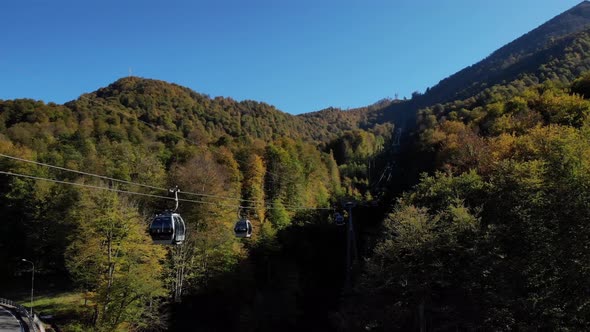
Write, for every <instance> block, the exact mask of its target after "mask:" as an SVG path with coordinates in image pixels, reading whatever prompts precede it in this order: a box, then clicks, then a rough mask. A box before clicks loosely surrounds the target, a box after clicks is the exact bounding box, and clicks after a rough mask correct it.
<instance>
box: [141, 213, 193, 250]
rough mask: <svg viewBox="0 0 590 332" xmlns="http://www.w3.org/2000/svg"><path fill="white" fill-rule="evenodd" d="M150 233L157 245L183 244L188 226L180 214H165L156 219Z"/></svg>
mask: <svg viewBox="0 0 590 332" xmlns="http://www.w3.org/2000/svg"><path fill="white" fill-rule="evenodd" d="M149 233H150V236H151V237H152V241H153V242H154V243H155V244H181V243H182V242H183V241H184V238H185V234H186V226H185V224H184V220H182V217H181V216H180V214H178V213H173V212H164V213H160V214H157V215H156V216H155V217H154V219H153V220H152V222H151V224H150V230H149Z"/></svg>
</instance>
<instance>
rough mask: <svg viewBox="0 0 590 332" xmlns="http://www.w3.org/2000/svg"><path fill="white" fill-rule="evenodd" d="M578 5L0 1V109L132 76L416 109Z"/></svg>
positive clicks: (228, 91)
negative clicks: (444, 84)
mask: <svg viewBox="0 0 590 332" xmlns="http://www.w3.org/2000/svg"><path fill="white" fill-rule="evenodd" d="M580 1H581V0H558V1H556V0H536V1H533V0H494V1H479V0H478V1H474V0H445V1H432V0H424V1H416V0H358V1H356V0H354V1H353V0H325V1H324V0H293V1H289V0H247V1H244V0H234V1H230V0H198V1H197V0H195V1H189V0H186V1H175V0H169V1H163V0H162V1H151V0H143V1H130V0H116V1H115V0H95V1H91V0H71V1H64V0H1V1H0V31H1V33H0V99H14V98H23V97H27V98H34V99H40V100H44V101H46V102H49V101H53V102H57V103H63V102H66V101H69V100H72V99H76V98H77V97H78V96H79V95H81V94H82V93H85V92H91V91H94V90H96V89H98V88H100V87H103V86H106V85H108V84H109V83H112V82H113V81H115V80H117V79H118V78H121V77H123V76H127V75H128V72H129V68H132V72H133V75H135V76H141V77H146V78H154V79H161V80H165V81H168V82H174V83H177V84H180V85H184V86H187V87H189V88H191V89H193V90H195V91H198V92H201V93H205V94H209V95H210V96H212V97H213V96H229V97H232V98H234V99H237V100H243V99H253V100H258V101H264V102H267V103H269V104H271V105H275V106H276V107H277V108H279V109H280V110H283V111H285V112H289V113H293V114H298V113H304V112H311V111H316V110H320V109H323V108H325V107H328V106H334V107H341V108H345V109H346V108H352V107H359V106H366V105H369V104H372V103H373V102H375V101H377V100H379V99H382V98H385V97H393V96H394V95H395V94H396V93H397V94H399V96H400V97H403V96H409V95H410V94H411V93H412V91H415V90H419V91H423V90H424V89H425V88H426V87H428V86H432V85H435V84H436V83H437V82H438V81H440V80H441V79H443V78H444V77H446V76H448V75H450V74H452V73H454V72H456V71H458V70H460V69H461V68H463V67H465V66H468V65H471V64H473V63H475V62H477V61H479V60H481V59H482V58H483V57H485V56H487V55H489V54H490V53H491V52H493V51H494V50H495V49H497V48H498V47H500V46H502V45H504V44H506V43H507V42H509V41H511V40H513V39H515V38H517V37H519V36H520V35H522V34H524V33H526V32H528V31H529V30H531V29H533V28H535V27H537V26H538V25H540V24H542V23H543V22H545V21H547V20H548V19H550V18H552V17H554V16H556V15H558V14H559V13H561V12H563V11H565V10H567V9H569V8H571V7H573V6H575V5H576V4H578V3H579V2H580Z"/></svg>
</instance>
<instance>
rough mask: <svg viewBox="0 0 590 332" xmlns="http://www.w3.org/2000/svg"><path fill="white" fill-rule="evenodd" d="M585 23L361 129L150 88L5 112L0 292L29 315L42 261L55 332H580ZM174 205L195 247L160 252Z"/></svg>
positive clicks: (588, 66)
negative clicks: (347, 206)
mask: <svg viewBox="0 0 590 332" xmlns="http://www.w3.org/2000/svg"><path fill="white" fill-rule="evenodd" d="M589 23H590V3H588V2H583V3H581V4H580V5H578V6H576V7H574V8H572V9H571V10H569V11H567V12H565V13H563V14H561V15H559V16H557V17H555V18H554V19H552V20H551V21H549V22H547V23H546V24H544V25H541V26H540V27H539V28H537V29H535V30H533V31H531V32H530V33H528V34H526V35H524V36H523V37H521V38H519V39H517V40H515V41H514V42H512V43H510V44H508V45H506V46H505V47H503V48H501V49H500V50H498V51H496V52H494V53H493V54H492V55H490V56H489V57H488V58H486V59H484V60H482V61H481V62H480V63H478V64H475V65H473V66H471V67H468V68H466V69H464V70H462V71H460V72H458V73H457V74H455V75H452V76H451V77H449V78H447V79H444V80H442V81H441V82H440V83H439V84H438V85H437V86H435V87H433V88H431V89H429V90H427V91H426V92H425V93H424V94H419V93H416V94H414V95H413V97H412V99H410V100H389V99H384V100H381V101H379V102H377V103H375V104H373V105H370V106H367V107H363V108H357V109H352V110H340V109H336V108H328V109H325V110H321V111H317V112H313V113H307V114H302V115H298V116H293V115H289V114H286V113H283V112H281V111H279V110H277V109H276V108H274V107H273V106H270V105H268V104H265V103H261V102H255V101H241V102H238V101H235V100H233V99H231V98H223V97H215V98H211V97H209V96H206V95H202V94H199V93H197V92H195V91H192V90H190V89H188V88H185V87H181V86H179V85H176V84H170V83H167V82H163V81H158V80H152V79H145V78H138V77H127V78H122V79H120V80H118V81H116V82H114V83H112V84H111V85H109V86H107V87H104V88H101V89H98V90H97V91H95V92H90V93H87V94H84V95H82V96H80V97H79V98H78V99H76V100H73V101H70V102H68V103H66V104H64V105H56V104H53V103H49V104H45V103H44V102H42V101H34V100H30V99H18V100H5V101H0V171H1V172H2V174H0V180H1V181H0V215H2V216H3V222H2V223H0V269H2V271H1V272H2V273H0V291H1V292H2V293H10V292H11V289H15V290H19V289H22V290H24V294H25V295H27V294H28V293H27V291H28V284H24V283H23V281H22V278H20V276H21V275H22V273H23V272H24V271H26V268H27V267H28V266H26V265H23V264H22V261H21V259H22V258H28V259H32V260H33V261H34V263H35V266H36V273H38V276H37V277H38V281H37V282H38V283H39V287H38V288H39V289H40V292H41V294H45V295H42V296H46V297H47V298H48V299H49V301H55V302H52V303H57V304H55V305H56V307H52V306H51V305H47V304H44V303H45V302H40V303H39V305H38V307H37V308H38V310H39V311H45V310H48V311H49V313H51V314H53V313H56V315H55V316H56V319H55V320H54V323H56V324H57V325H58V326H60V327H61V328H62V329H63V330H65V331H88V330H95V331H129V330H138V331H140V330H145V331H155V330H164V329H172V330H186V329H187V327H189V328H190V329H199V330H207V331H216V330H234V331H277V330H281V331H290V330H293V331H295V330H297V331H299V330H302V329H304V330H310V331H315V330H318V331H320V330H321V331H361V330H362V331H367V330H373V331H394V330H399V331H407V330H421V331H427V330H442V331H447V330H448V331H457V330H477V329H483V330H588V329H590V311H589V310H590V309H589V308H590V305H589V302H588V300H587V292H586V291H585V290H588V289H589V288H590V285H589V283H588V280H590V275H589V272H588V271H589V269H588V263H587V262H588V261H590V252H589V250H588V246H587V243H588V241H589V240H590V228H589V227H588V224H589V223H590V221H589V216H590V210H589V206H588V202H589V201H590V200H589V197H590V192H589V190H588V188H590V182H589V179H590V159H589V157H588V156H590V151H589V149H588V147H589V146H590V134H589V133H590V118H589V117H590V101H589V97H590V89H589V87H590V77H589V76H588V74H583V73H584V72H585V71H588V70H590V60H589V59H590V56H589V55H590V27H589V25H588V24H589ZM400 129H402V130H401V131H400ZM48 165H51V166H53V167H50V166H48ZM92 175H99V177H96V176H92ZM175 185H178V186H180V190H181V192H180V197H181V198H182V201H181V202H180V208H179V212H180V213H181V214H182V215H183V217H184V218H185V220H186V222H187V230H188V233H187V239H186V241H185V242H184V243H183V244H182V245H181V246H165V247H164V246H155V245H153V244H152V242H151V241H150V238H149V237H148V235H147V233H146V229H147V225H148V224H149V221H150V219H151V217H152V216H153V215H154V213H156V212H158V211H161V210H163V209H167V208H170V207H171V206H172V205H173V202H171V201H170V199H171V197H166V195H167V188H170V187H174V186H175ZM347 201H356V202H357V203H358V205H357V206H356V207H355V208H354V223H355V231H356V235H354V236H353V238H354V239H355V241H354V248H351V250H352V251H353V252H352V254H353V255H352V256H353V257H355V258H356V263H355V264H354V266H353V269H352V270H347V271H352V272H353V275H352V281H353V287H351V288H348V287H344V286H345V275H346V271H345V260H344V257H345V250H346V245H345V241H344V240H345V238H346V231H345V229H344V228H342V227H338V226H337V225H336V223H335V217H334V213H335V212H341V213H342V214H343V215H344V216H345V217H348V214H347V213H348V212H347V211H344V210H343V209H342V202H347ZM241 217H246V218H248V219H249V220H251V221H252V224H253V225H254V233H253V236H252V238H251V239H249V240H241V239H237V238H235V237H234V234H233V226H234V223H235V221H236V219H238V218H241ZM56 280H59V281H60V282H57V283H58V284H59V283H61V285H60V286H59V287H61V288H59V287H58V286H56V285H55V284H56ZM43 290H45V293H43ZM64 290H65V291H67V292H68V294H69V295H68V296H71V297H73V298H74V299H75V300H74V303H76V305H64V304H63V303H61V304H60V303H59V301H60V300H58V299H61V297H59V296H57V295H55V294H58V293H59V292H63V291H64ZM2 293H0V296H2ZM16 293H18V292H17V291H16ZM47 294H49V295H47ZM76 301H77V302H76ZM56 308H57V309H56ZM52 310H54V311H52Z"/></svg>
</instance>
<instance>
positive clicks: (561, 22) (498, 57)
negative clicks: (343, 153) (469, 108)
mask: <svg viewBox="0 0 590 332" xmlns="http://www.w3.org/2000/svg"><path fill="white" fill-rule="evenodd" d="M588 70H590V2H588V1H584V2H582V3H580V4H578V5H577V6H575V7H573V8H571V9H569V10H567V11H566V12H564V13H562V14H560V15H558V16H556V17H554V18H553V19H551V20H549V21H548V22H546V23H544V24H542V25H541V26H539V27H538V28H536V29H534V30H532V31H530V32H529V33H527V34H525V35H523V36H522V37H520V38H517V39H516V40H514V41H512V42H511V43H509V44H507V45H505V46H504V47H502V48H500V49H498V50H497V51H495V52H493V53H492V54H491V55H490V56H488V57H487V58H485V59H483V60H482V61H480V62H478V63H476V64H474V65H472V66H469V67H466V68H464V69H462V70H461V71H459V72H457V73H455V74H453V75H451V76H449V77H448V78H445V79H443V80H441V81H440V82H439V83H438V84H437V85H435V86H434V87H432V88H429V89H427V91H425V93H424V94H422V95H417V96H415V97H414V98H413V99H411V100H408V101H400V102H397V103H391V104H388V105H383V107H381V108H373V109H363V110H362V111H360V113H359V114H355V116H354V117H355V118H356V119H357V120H358V121H359V126H364V127H372V126H374V125H376V124H380V123H385V122H393V123H395V124H396V125H397V126H399V127H405V128H408V129H409V128H412V127H413V126H414V125H415V123H416V114H417V111H418V110H419V109H422V108H426V107H430V106H434V105H436V104H439V103H446V102H450V101H455V100H465V99H468V98H471V97H474V96H476V95H478V94H481V93H491V92H490V91H489V89H490V88H491V87H493V86H495V85H508V86H512V88H510V89H508V90H514V91H522V89H523V87H526V86H531V85H534V84H537V83H540V82H543V81H545V80H558V81H562V82H564V83H570V82H571V81H572V80H573V79H575V78H576V77H578V76H580V75H581V74H582V73H584V72H585V71H588ZM326 116H327V117H329V118H338V117H337V116H336V115H334V114H326Z"/></svg>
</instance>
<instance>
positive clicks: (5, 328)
mask: <svg viewBox="0 0 590 332" xmlns="http://www.w3.org/2000/svg"><path fill="white" fill-rule="evenodd" d="M0 332H21V326H20V322H19V321H18V319H16V318H15V317H14V316H13V315H12V313H10V311H8V310H6V309H5V308H4V307H2V306H0Z"/></svg>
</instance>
